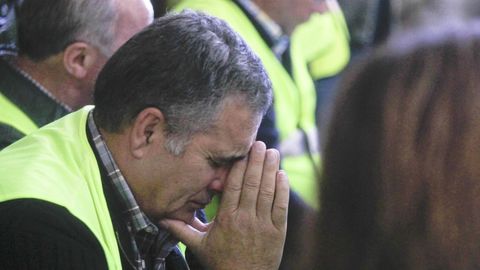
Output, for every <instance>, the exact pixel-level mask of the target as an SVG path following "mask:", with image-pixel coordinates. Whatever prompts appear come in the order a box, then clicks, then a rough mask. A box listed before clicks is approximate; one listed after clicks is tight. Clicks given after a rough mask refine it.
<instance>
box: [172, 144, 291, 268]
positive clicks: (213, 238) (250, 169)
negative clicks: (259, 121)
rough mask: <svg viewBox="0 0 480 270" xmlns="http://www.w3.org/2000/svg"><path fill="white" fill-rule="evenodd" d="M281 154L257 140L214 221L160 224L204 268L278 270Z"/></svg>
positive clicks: (284, 196) (283, 209)
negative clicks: (188, 249) (191, 253)
mask: <svg viewBox="0 0 480 270" xmlns="http://www.w3.org/2000/svg"><path fill="white" fill-rule="evenodd" d="M279 163H280V154H279V153H278V151H277V150H275V149H268V150H267V149H266V147H265V144H264V143H262V142H255V143H254V144H253V146H252V149H251V151H250V154H249V158H248V159H244V160H241V161H238V162H236V163H235V164H234V165H233V167H232V169H231V170H230V173H229V175H228V177H227V180H226V183H225V188H224V192H223V194H222V199H221V202H220V205H219V208H218V213H217V216H216V218H215V220H214V221H212V222H210V223H208V224H204V223H202V222H201V221H199V220H198V219H195V221H194V222H193V223H192V224H185V223H183V222H182V221H177V220H166V221H164V222H163V225H164V226H166V227H167V228H168V230H169V231H170V232H171V233H172V234H173V235H175V236H176V237H177V238H178V239H180V240H181V241H182V242H183V243H185V244H186V245H187V247H188V248H190V249H191V250H192V252H193V253H194V254H195V255H196V256H197V257H198V259H199V260H200V261H201V262H202V263H203V264H204V266H205V267H207V268H208V269H214V270H221V269H228V270H231V269H249V270H250V269H278V267H279V265H280V261H281V257H282V252H283V245H284V243H285V234H286V228H287V209H288V200H289V186H288V179H287V176H286V174H285V172H283V171H279Z"/></svg>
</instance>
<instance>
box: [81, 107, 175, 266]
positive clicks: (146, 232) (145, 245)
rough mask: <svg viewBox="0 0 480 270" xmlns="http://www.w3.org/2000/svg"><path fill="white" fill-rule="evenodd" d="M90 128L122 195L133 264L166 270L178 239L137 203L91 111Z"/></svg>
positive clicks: (117, 189) (116, 187)
mask: <svg viewBox="0 0 480 270" xmlns="http://www.w3.org/2000/svg"><path fill="white" fill-rule="evenodd" d="M88 130H89V132H90V135H91V136H92V140H93V142H94V143H95V148H96V149H97V151H98V153H99V156H100V159H101V162H102V165H103V166H104V167H105V169H106V171H107V174H108V178H109V180H110V181H111V182H112V183H113V186H114V190H115V191H114V192H116V193H117V195H118V197H119V198H121V201H122V204H123V211H122V212H123V218H124V221H125V223H126V224H127V227H128V231H129V232H130V238H131V241H132V246H133V250H134V253H135V262H134V263H132V262H130V263H131V264H132V267H134V268H135V269H137V270H144V269H154V270H164V269H165V257H167V255H168V254H169V253H170V252H171V251H172V250H173V249H175V248H177V247H176V245H177V243H178V241H177V240H176V239H175V238H173V236H171V235H170V234H169V233H168V232H167V231H165V230H160V229H159V228H158V227H157V226H155V225H154V224H153V223H152V222H151V221H150V220H149V219H148V217H147V216H146V215H145V213H143V211H142V210H141V209H140V207H139V206H138V204H137V201H136V200H135V198H134V196H133V194H132V191H131V190H130V187H129V186H128V183H127V181H126V180H125V177H124V176H123V175H122V172H121V171H120V169H119V168H118V166H117V164H116V163H115V160H114V159H113V157H112V154H111V152H110V150H108V147H107V145H106V143H105V141H104V140H103V138H102V135H101V134H100V132H99V131H98V128H97V126H96V124H95V121H94V119H93V114H92V111H91V112H90V113H89V115H88ZM149 258H150V259H149Z"/></svg>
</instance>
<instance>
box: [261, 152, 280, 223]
mask: <svg viewBox="0 0 480 270" xmlns="http://www.w3.org/2000/svg"><path fill="white" fill-rule="evenodd" d="M279 166H280V154H279V153H278V151H277V150H275V149H268V150H267V153H266V155H265V162H264V165H263V174H262V182H261V184H260V191H259V192H258V198H257V216H258V217H259V218H262V219H271V218H272V205H273V199H274V197H275V186H276V183H275V182H276V179H277V172H278V169H279Z"/></svg>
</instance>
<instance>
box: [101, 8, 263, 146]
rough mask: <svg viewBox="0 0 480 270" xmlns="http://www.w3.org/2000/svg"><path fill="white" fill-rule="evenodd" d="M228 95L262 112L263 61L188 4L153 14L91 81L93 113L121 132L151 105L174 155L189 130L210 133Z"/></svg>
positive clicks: (221, 24)
mask: <svg viewBox="0 0 480 270" xmlns="http://www.w3.org/2000/svg"><path fill="white" fill-rule="evenodd" d="M229 97H240V98H242V99H243V101H244V104H245V106H247V107H248V108H249V109H250V110H251V111H252V112H253V113H255V114H258V115H260V114H262V115H263V114H264V113H265V112H266V110H267V108H268V107H269V106H270V104H271V99H272V89H271V83H270V80H269V78H268V76H267V74H266V72H265V70H264V68H263V65H262V63H261V61H260V59H259V58H258V57H257V56H256V55H255V54H254V53H253V51H252V50H251V49H250V48H249V47H248V46H247V44H246V43H245V42H244V41H243V40H242V38H240V36H239V35H238V34H236V33H235V32H234V31H233V30H232V29H231V28H230V27H229V26H228V25H227V23H225V22H224V21H222V20H220V19H218V18H214V17H212V16H209V15H206V14H203V13H200V12H193V11H188V10H187V11H184V12H182V13H179V14H168V15H166V16H164V17H161V18H159V19H158V20H157V21H155V22H154V23H153V24H152V25H151V26H149V27H148V28H146V29H145V30H144V31H142V32H140V33H138V34H137V35H135V36H134V37H133V38H132V39H130V40H129V41H128V42H127V43H126V44H125V45H124V46H122V47H121V48H120V49H119V50H118V51H117V52H116V53H115V54H114V55H113V56H112V58H110V60H109V61H108V62H107V64H106V65H105V67H104V68H103V70H102V71H101V72H100V74H99V76H98V79H97V84H96V87H95V94H94V99H95V105H96V108H95V111H94V116H95V120H96V122H97V124H98V125H99V126H100V127H101V128H103V129H105V130H106V131H108V132H120V131H121V130H122V129H123V128H125V127H126V126H127V125H129V124H130V123H131V121H132V120H133V119H135V117H136V116H137V114H138V113H139V112H140V111H141V110H143V109H145V108H147V107H156V108H158V109H160V110H161V111H162V113H163V114H164V116H165V118H166V122H167V128H166V130H165V132H166V134H167V138H170V139H169V142H167V146H166V147H167V149H169V150H170V151H171V152H173V153H175V154H179V153H180V152H182V149H183V147H184V146H185V145H186V144H187V143H188V142H189V140H190V139H191V137H192V135H194V134H196V133H201V132H206V131H208V129H209V128H210V127H211V125H212V124H213V123H214V122H215V120H216V119H218V116H219V115H218V113H219V111H220V110H221V109H222V108H223V104H224V101H225V100H226V98H229Z"/></svg>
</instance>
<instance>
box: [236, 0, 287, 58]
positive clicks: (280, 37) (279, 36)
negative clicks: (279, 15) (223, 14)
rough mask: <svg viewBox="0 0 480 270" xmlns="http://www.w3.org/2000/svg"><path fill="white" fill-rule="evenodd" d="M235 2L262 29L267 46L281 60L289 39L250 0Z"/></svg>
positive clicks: (237, 0)
mask: <svg viewBox="0 0 480 270" xmlns="http://www.w3.org/2000/svg"><path fill="white" fill-rule="evenodd" d="M235 2H236V3H237V4H238V5H239V6H240V7H241V8H242V9H243V10H244V12H246V13H248V15H250V16H251V17H252V18H253V19H254V20H255V21H256V23H257V24H258V25H259V26H260V27H261V28H262V30H263V32H264V34H265V35H267V37H266V39H267V40H266V42H267V44H268V45H269V46H270V48H271V49H272V51H273V53H274V54H275V56H277V58H278V59H282V55H283V54H284V53H285V51H286V50H287V49H288V46H289V38H288V36H287V35H285V34H284V33H283V31H282V29H281V28H280V26H279V25H278V24H277V23H276V22H274V21H273V20H272V19H271V18H270V17H269V16H268V15H267V14H266V13H265V12H263V11H262V10H261V9H260V8H259V7H258V6H257V5H255V4H254V3H253V2H252V1H251V0H236V1H235Z"/></svg>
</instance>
